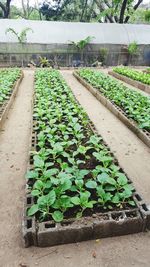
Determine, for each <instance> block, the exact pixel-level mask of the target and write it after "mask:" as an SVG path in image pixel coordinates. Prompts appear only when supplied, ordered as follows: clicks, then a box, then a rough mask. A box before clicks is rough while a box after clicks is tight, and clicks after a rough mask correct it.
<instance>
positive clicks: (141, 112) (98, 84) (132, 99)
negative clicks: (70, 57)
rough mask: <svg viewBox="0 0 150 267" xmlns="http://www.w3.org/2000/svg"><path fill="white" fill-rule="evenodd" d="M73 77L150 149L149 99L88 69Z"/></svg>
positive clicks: (76, 73)
mask: <svg viewBox="0 0 150 267" xmlns="http://www.w3.org/2000/svg"><path fill="white" fill-rule="evenodd" d="M74 76H75V77H76V78H77V79H78V80H79V81H80V82H81V83H82V84H83V85H84V86H85V87H86V88H87V89H88V90H89V91H90V92H91V93H92V94H93V95H94V96H95V97H96V98H97V99H98V100H99V101H100V102H101V103H102V104H103V105H105V106H106V107H107V108H108V109H109V110H110V111H111V112H112V113H113V114H114V115H115V116H117V117H118V118H119V119H120V120H121V121H122V122H123V123H125V124H126V125H127V127H128V128H129V129H131V130H132V131H133V132H134V133H135V134H136V135H137V136H138V137H139V138H140V139H141V140H142V141H143V142H144V143H145V144H146V145H147V146H149V147H150V98H149V97H148V96H144V95H142V94H141V93H138V92H136V91H134V90H132V89H130V88H128V87H126V86H124V85H123V84H122V83H120V82H118V81H116V80H115V79H113V78H111V77H110V76H109V75H106V74H104V73H101V72H99V71H93V70H90V69H81V70H79V71H77V72H74Z"/></svg>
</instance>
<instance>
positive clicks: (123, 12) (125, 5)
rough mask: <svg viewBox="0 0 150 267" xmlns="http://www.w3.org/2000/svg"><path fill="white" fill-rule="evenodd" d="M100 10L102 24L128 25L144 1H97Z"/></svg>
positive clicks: (99, 17)
mask: <svg viewBox="0 0 150 267" xmlns="http://www.w3.org/2000/svg"><path fill="white" fill-rule="evenodd" d="M95 1H96V4H97V7H98V8H99V10H100V14H99V16H98V19H99V21H100V22H110V23H115V22H116V23H127V22H128V21H129V19H130V16H131V15H132V14H133V13H134V12H135V11H136V10H137V9H138V8H139V6H140V5H141V4H142V2H143V0H137V1H135V0H112V1H108V0H95Z"/></svg>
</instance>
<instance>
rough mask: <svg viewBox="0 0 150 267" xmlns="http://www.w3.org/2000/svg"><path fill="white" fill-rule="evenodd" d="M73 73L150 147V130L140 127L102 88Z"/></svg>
mask: <svg viewBox="0 0 150 267" xmlns="http://www.w3.org/2000/svg"><path fill="white" fill-rule="evenodd" d="M73 75H74V76H75V77H76V78H77V79H78V81H79V82H80V83H81V84H82V85H83V86H85V87H86V88H87V89H88V90H89V91H90V92H91V93H92V94H93V95H94V96H95V97H96V98H97V99H98V101H100V102H101V103H102V104H103V105H104V106H106V108H108V109H109V110H110V111H111V112H112V113H113V114H114V115H115V116H116V117H117V118H119V119H120V120H121V121H122V122H123V123H124V124H125V125H126V126H127V127H128V128H129V129H130V130H131V131H133V132H134V133H135V134H136V135H137V136H138V138H140V139H141V140H142V141H143V142H144V143H145V144H146V145H147V146H148V147H150V132H148V131H147V130H145V129H140V128H139V127H138V124H137V123H136V122H135V121H134V120H133V119H131V118H128V117H127V114H126V113H125V112H124V110H123V109H121V108H120V107H119V106H118V105H116V104H115V103H114V102H113V101H111V100H109V99H108V98H107V97H105V96H104V95H103V93H102V92H101V91H100V89H97V88H95V87H93V86H92V85H91V84H89V83H88V82H87V81H86V80H85V79H83V78H82V77H81V76H80V75H79V74H78V73H77V72H74V73H73Z"/></svg>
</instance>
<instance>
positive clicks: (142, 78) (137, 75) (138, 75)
mask: <svg viewBox="0 0 150 267" xmlns="http://www.w3.org/2000/svg"><path fill="white" fill-rule="evenodd" d="M113 71H114V72H116V73H119V74H121V75H124V76H126V77H129V78H131V79H133V80H135V81H139V82H142V83H144V84H148V85H150V76H149V75H148V74H147V73H144V72H140V71H137V70H133V69H130V68H127V67H115V68H113Z"/></svg>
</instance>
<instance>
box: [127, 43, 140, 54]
mask: <svg viewBox="0 0 150 267" xmlns="http://www.w3.org/2000/svg"><path fill="white" fill-rule="evenodd" d="M137 52H138V44H137V42H136V41H134V42H133V43H130V44H129V45H128V53H129V54H130V55H135V54H137Z"/></svg>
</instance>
